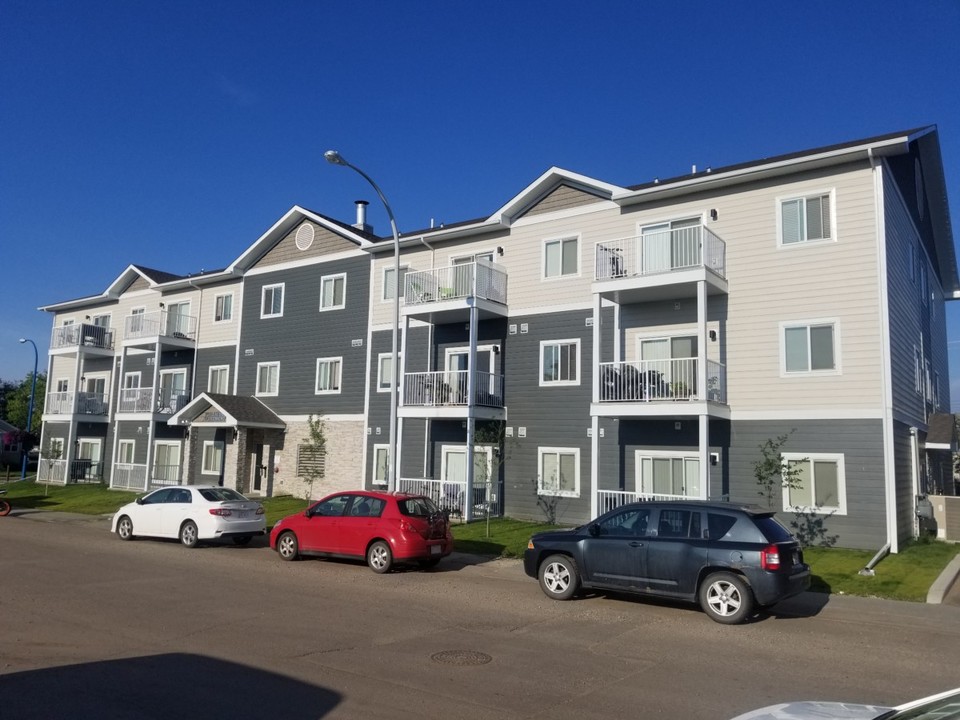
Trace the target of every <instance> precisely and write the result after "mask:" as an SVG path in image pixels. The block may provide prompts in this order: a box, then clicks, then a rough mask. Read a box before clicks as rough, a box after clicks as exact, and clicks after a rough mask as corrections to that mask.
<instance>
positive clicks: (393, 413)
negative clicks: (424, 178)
mask: <svg viewBox="0 0 960 720" xmlns="http://www.w3.org/2000/svg"><path fill="white" fill-rule="evenodd" d="M323 156H324V157H325V158H326V159H327V162H329V163H331V164H333V165H343V166H344V167H348V168H350V169H351V170H353V171H354V172H356V173H357V174H358V175H360V177H362V178H363V179H364V180H366V181H367V182H368V183H370V186H371V187H372V188H373V189H374V190H376V192H377V195H378V196H379V197H380V202H382V203H383V206H384V207H385V208H386V209H387V216H388V217H389V218H390V230H391V231H393V341H392V342H393V344H392V347H391V358H392V363H393V369H392V371H391V372H392V373H393V378H392V381H391V385H390V453H389V456H388V458H387V490H389V491H390V492H393V491H394V490H396V489H397V475H398V473H397V399H398V391H399V385H398V383H399V382H400V362H399V352H398V350H397V329H398V327H399V325H400V233H398V232H397V221H396V220H395V219H394V217H393V210H391V209H390V203H388V202H387V198H386V197H384V195H383V192H382V191H381V190H380V188H379V186H378V185H377V184H376V183H375V182H374V181H373V178H371V177H370V176H369V175H367V174H366V173H365V172H364V171H363V170H361V169H360V168H358V167H357V166H356V165H352V164H350V163H348V162H347V161H346V160H344V159H343V156H342V155H341V154H340V153H338V152H337V151H336V150H327V151H326V152H325V153H324V154H323Z"/></svg>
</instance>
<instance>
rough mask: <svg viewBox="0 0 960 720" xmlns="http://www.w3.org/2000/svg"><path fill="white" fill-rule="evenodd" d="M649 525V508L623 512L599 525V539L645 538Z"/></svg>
mask: <svg viewBox="0 0 960 720" xmlns="http://www.w3.org/2000/svg"><path fill="white" fill-rule="evenodd" d="M649 523H650V510H649V508H640V509H636V508H634V509H630V510H623V511H621V512H618V513H616V514H615V515H611V516H609V517H608V518H606V519H605V520H603V521H602V522H599V523H597V527H598V528H599V535H598V537H624V538H634V537H645V536H646V535H647V528H648V526H649Z"/></svg>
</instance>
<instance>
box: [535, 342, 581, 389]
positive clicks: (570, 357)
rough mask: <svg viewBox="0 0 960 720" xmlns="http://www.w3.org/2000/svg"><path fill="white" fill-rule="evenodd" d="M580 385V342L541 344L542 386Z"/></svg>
mask: <svg viewBox="0 0 960 720" xmlns="http://www.w3.org/2000/svg"><path fill="white" fill-rule="evenodd" d="M579 384H580V340H579V339H571V340H542V341H541V342H540V385H579Z"/></svg>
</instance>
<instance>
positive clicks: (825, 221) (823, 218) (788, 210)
mask: <svg viewBox="0 0 960 720" xmlns="http://www.w3.org/2000/svg"><path fill="white" fill-rule="evenodd" d="M832 197H833V191H832V190H831V191H829V192H822V193H815V194H812V195H805V196H803V197H792V198H783V199H780V200H779V201H778V203H777V215H778V223H777V229H778V232H779V235H780V238H779V239H780V245H784V246H785V245H797V244H800V243H808V242H821V241H829V240H835V239H836V238H835V237H834V232H833V226H834V221H833V202H832Z"/></svg>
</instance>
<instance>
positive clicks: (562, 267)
mask: <svg viewBox="0 0 960 720" xmlns="http://www.w3.org/2000/svg"><path fill="white" fill-rule="evenodd" d="M579 274H580V238H577V237H572V238H560V239H558V240H546V241H545V242H544V243H543V276H544V277H545V278H554V277H563V276H565V275H579Z"/></svg>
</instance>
